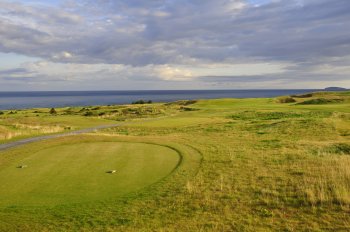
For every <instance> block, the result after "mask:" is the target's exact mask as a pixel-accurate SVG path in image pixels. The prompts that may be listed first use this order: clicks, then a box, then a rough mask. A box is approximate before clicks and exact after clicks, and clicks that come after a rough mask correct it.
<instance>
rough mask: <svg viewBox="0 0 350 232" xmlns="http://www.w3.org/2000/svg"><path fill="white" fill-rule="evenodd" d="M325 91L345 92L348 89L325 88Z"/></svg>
mask: <svg viewBox="0 0 350 232" xmlns="http://www.w3.org/2000/svg"><path fill="white" fill-rule="evenodd" d="M324 90H326V91H345V90H347V89H345V88H341V87H328V88H325V89H324Z"/></svg>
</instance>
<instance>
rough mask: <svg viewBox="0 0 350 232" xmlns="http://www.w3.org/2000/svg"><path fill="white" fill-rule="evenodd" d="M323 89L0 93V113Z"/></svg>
mask: <svg viewBox="0 0 350 232" xmlns="http://www.w3.org/2000/svg"><path fill="white" fill-rule="evenodd" d="M317 91H325V90H324V89H241V90H238V89H212V90H75V91H73V90H69V91H64V90H62V91H0V110H19V109H28V108H51V107H57V108H58V107H78V106H82V107H83V106H95V105H122V104H131V103H132V102H133V101H137V100H147V101H148V100H151V101H152V102H171V101H177V100H198V99H220V98H270V97H278V96H284V95H291V94H303V93H308V92H317Z"/></svg>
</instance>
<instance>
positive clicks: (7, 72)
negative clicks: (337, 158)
mask: <svg viewBox="0 0 350 232" xmlns="http://www.w3.org/2000/svg"><path fill="white" fill-rule="evenodd" d="M349 12H350V1H349V0H147V1H146V0H75V1H73V0H62V1H59V0H26V1H24V0H16V1H15V0H13V1H11V0H0V91H35V90H152V89H307V88H311V89H319V88H325V87H329V86H339V87H346V88H350V13H349Z"/></svg>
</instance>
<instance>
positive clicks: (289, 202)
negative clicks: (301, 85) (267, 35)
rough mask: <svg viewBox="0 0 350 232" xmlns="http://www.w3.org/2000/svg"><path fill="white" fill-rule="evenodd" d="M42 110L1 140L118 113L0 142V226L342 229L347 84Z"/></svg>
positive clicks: (348, 175)
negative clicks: (254, 95) (7, 146)
mask: <svg viewBox="0 0 350 232" xmlns="http://www.w3.org/2000/svg"><path fill="white" fill-rule="evenodd" d="M287 98H288V100H286V99H287ZM291 99H292V100H291ZM49 111H50V109H31V110H23V111H17V112H12V113H11V111H3V114H1V115H0V140H1V141H2V143H6V142H9V141H13V140H18V139H20V138H24V137H30V136H33V135H39V134H44V133H60V132H63V131H72V130H75V129H80V128H86V127H92V126H96V125H103V124H113V123H115V122H123V123H125V124H123V125H122V126H119V127H115V128H110V129H104V130H101V131H96V132H94V133H90V134H86V135H79V136H71V137H64V138H59V139H54V140H48V141H42V142H37V143H32V144H28V145H24V146H22V147H18V148H14V149H11V150H7V151H0V186H6V188H2V189H1V190H0V231H31V230H32V231H33V230H35V231H348V230H350V216H349V212H350V171H349V170H350V169H349V167H350V92H320V93H310V94H305V95H296V96H285V97H279V98H274V99H272V98H265V99H213V100H198V101H178V102H173V103H167V104H163V103H155V104H146V105H125V106H99V107H85V108H82V107H74V108H62V109H56V111H57V114H54V115H52V114H50V112H49ZM87 112H91V113H87ZM150 119H152V120H150ZM48 128H50V129H48ZM53 128H57V129H53ZM11 133H12V136H11V138H9V137H8V136H7V137H6V136H4V135H6V134H11ZM1 135H3V136H2V137H1ZM126 142H127V144H128V145H126ZM24 163H25V164H26V165H28V167H27V168H24V169H20V168H16V167H17V165H21V164H24ZM110 164H113V165H110ZM112 166H113V167H112ZM114 167H116V168H115V169H116V170H122V172H123V175H122V173H120V176H119V174H118V173H117V174H116V175H114V174H112V175H110V174H108V173H105V171H106V170H109V169H114ZM25 173H28V175H26V174H25ZM22 175H23V176H22ZM111 178H113V179H111Z"/></svg>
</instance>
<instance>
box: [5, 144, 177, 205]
mask: <svg viewBox="0 0 350 232" xmlns="http://www.w3.org/2000/svg"><path fill="white" fill-rule="evenodd" d="M179 161H180V156H179V154H178V153H177V152H176V151H175V150H172V149H170V148H168V147H164V146H160V145H153V144H145V143H129V142H95V143H78V144H70V145H59V146H55V147H51V148H47V149H43V150H40V151H38V152H35V153H33V154H31V155H29V156H26V157H21V158H19V159H16V160H11V162H8V163H6V166H4V165H2V166H1V165H0V167H1V169H0V183H1V188H0V199H1V202H0V206H1V207H7V206H54V205H60V204H72V203H83V202H94V201H104V200H108V199H114V198H116V197H119V196H123V195H125V194H127V193H130V192H133V191H137V190H140V189H142V188H144V187H146V186H148V185H150V184H152V183H155V182H157V181H159V180H160V179H162V178H163V177H165V176H167V175H168V174H169V173H171V172H172V170H174V168H176V166H177V165H178V163H179ZM19 165H26V167H25V168H18V166H19ZM110 170H116V172H115V173H113V174H111V173H108V171H110Z"/></svg>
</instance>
